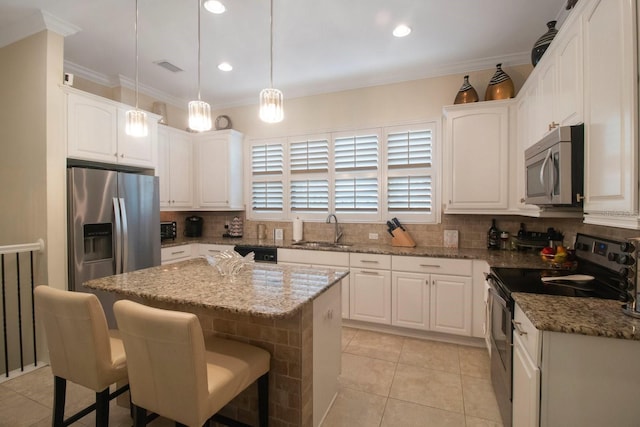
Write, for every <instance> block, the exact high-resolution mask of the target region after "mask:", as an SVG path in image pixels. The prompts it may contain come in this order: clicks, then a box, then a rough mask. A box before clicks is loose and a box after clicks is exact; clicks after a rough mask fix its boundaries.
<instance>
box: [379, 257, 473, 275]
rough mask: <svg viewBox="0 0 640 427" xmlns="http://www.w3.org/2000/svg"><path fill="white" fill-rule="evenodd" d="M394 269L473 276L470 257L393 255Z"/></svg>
mask: <svg viewBox="0 0 640 427" xmlns="http://www.w3.org/2000/svg"><path fill="white" fill-rule="evenodd" d="M391 264H392V269H393V271H409V272H413V273H437V274H449V275H453V276H471V271H472V265H473V263H472V261H471V260H468V259H450V258H427V257H419V256H396V255H394V256H392V257H391Z"/></svg>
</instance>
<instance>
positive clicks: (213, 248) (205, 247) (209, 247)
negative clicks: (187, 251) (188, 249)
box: [198, 243, 233, 256]
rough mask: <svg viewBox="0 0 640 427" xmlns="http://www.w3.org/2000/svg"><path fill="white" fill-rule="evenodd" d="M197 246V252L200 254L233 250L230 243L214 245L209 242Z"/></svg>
mask: <svg viewBox="0 0 640 427" xmlns="http://www.w3.org/2000/svg"><path fill="white" fill-rule="evenodd" d="M198 246H199V248H198V253H199V254H200V255H202V256H204V255H215V254H218V253H220V252H224V251H232V250H233V246H231V245H214V244H209V243H200V244H199V245H198Z"/></svg>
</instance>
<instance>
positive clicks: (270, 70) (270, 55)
mask: <svg viewBox="0 0 640 427" xmlns="http://www.w3.org/2000/svg"><path fill="white" fill-rule="evenodd" d="M269 87H271V88H272V89H273V0H271V9H270V11H269Z"/></svg>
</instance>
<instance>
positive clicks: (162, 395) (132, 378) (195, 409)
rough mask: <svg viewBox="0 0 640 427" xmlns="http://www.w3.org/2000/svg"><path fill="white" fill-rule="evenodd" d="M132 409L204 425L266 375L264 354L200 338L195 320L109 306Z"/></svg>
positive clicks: (175, 314)
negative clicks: (118, 335) (124, 362)
mask: <svg viewBox="0 0 640 427" xmlns="http://www.w3.org/2000/svg"><path fill="white" fill-rule="evenodd" d="M114 313H115V315H116V320H117V322H118V328H119V330H120V331H121V333H122V338H123V341H124V344H125V348H126V351H127V358H128V362H127V363H128V365H129V383H130V387H131V400H132V402H133V404H134V405H136V406H139V407H142V408H144V409H146V410H149V411H153V412H155V413H157V414H159V415H161V416H164V417H166V418H169V419H172V420H174V421H176V422H179V423H182V424H185V425H188V426H202V425H203V424H204V422H205V421H206V420H208V419H209V418H210V417H211V416H212V415H214V414H215V413H216V412H218V411H219V410H220V409H221V408H222V407H223V406H225V405H226V404H227V403H229V401H231V400H232V399H233V398H234V397H235V396H237V395H238V394H239V393H240V392H241V391H242V390H244V389H245V388H247V387H248V386H249V385H250V384H251V383H253V382H254V381H256V380H257V379H258V378H259V377H261V376H263V375H264V374H266V373H267V372H268V371H269V363H270V355H269V353H268V352H267V351H265V350H263V349H261V348H258V347H255V346H252V345H249V344H244V343H241V342H236V341H231V340H225V339H220V338H213V337H211V338H208V339H207V340H206V341H205V339H204V336H203V332H202V328H201V326H200V322H199V320H198V318H197V316H196V315H194V314H191V313H183V312H178V311H171V310H162V309H157V308H152V307H147V306H144V305H141V304H138V303H135V302H132V301H126V300H121V301H117V302H116V303H115V304H114Z"/></svg>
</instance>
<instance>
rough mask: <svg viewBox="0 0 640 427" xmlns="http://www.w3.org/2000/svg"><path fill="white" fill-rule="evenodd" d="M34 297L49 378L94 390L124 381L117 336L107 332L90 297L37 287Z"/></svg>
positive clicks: (95, 301)
mask: <svg viewBox="0 0 640 427" xmlns="http://www.w3.org/2000/svg"><path fill="white" fill-rule="evenodd" d="M34 295H35V304H36V313H37V315H38V316H39V318H40V320H41V321H42V324H43V326H44V330H45V334H46V337H47V345H48V348H49V358H50V365H51V372H52V373H53V375H55V376H57V377H61V378H64V379H66V380H68V381H72V382H74V383H76V384H80V385H82V386H84V387H87V388H90V389H92V390H94V391H101V390H104V389H105V388H107V387H109V386H110V385H111V384H114V383H116V382H117V381H120V380H126V378H127V363H126V361H127V358H126V355H125V352H124V345H123V344H122V340H121V339H120V334H119V332H118V331H117V330H109V328H108V326H107V320H106V318H105V315H104V311H103V310H102V306H101V305H100V301H98V298H97V297H96V296H95V295H94V294H90V293H84V292H69V291H62V290H59V289H54V288H51V287H49V286H38V287H36V289H35V291H34Z"/></svg>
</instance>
